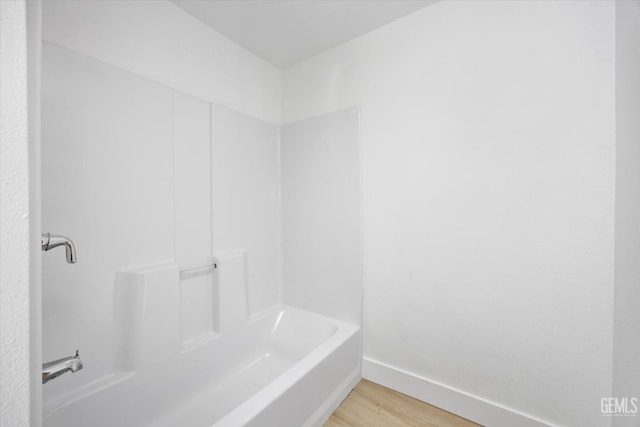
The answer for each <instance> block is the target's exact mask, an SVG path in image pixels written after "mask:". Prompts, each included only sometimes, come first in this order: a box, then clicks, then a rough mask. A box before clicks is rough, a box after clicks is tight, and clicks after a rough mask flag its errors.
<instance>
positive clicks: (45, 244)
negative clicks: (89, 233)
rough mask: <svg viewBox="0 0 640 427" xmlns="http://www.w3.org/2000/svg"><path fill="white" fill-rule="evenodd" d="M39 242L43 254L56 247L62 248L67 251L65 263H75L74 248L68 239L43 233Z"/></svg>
mask: <svg viewBox="0 0 640 427" xmlns="http://www.w3.org/2000/svg"><path fill="white" fill-rule="evenodd" d="M41 242H42V250H43V251H45V252H46V251H48V250H51V249H53V248H57V247H58V246H64V247H65V249H66V251H67V262H68V263H69V264H75V263H76V261H77V259H76V247H75V245H74V244H73V241H72V240H71V239H70V238H68V237H64V236H59V235H56V234H51V233H43V234H42V240H41Z"/></svg>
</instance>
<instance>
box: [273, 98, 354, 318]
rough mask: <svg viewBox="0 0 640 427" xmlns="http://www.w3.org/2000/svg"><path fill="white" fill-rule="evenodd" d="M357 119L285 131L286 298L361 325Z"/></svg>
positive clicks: (327, 118)
mask: <svg viewBox="0 0 640 427" xmlns="http://www.w3.org/2000/svg"><path fill="white" fill-rule="evenodd" d="M359 127H360V114H359V111H358V109H357V108H355V107H352V108H348V109H345V110H342V111H338V112H336V113H331V114H326V115H323V116H320V117H314V118H311V119H307V120H303V121H301V122H297V123H293V124H289V125H286V126H283V127H282V129H281V133H280V151H281V171H282V175H281V183H282V184H281V185H282V227H283V228H282V230H283V232H282V257H283V299H284V302H285V303H287V304H290V305H293V306H295V307H300V308H304V309H306V310H311V311H314V312H317V313H322V314H324V315H327V316H331V317H335V318H337V319H341V320H345V321H347V322H351V323H353V324H356V325H360V324H361V323H362V236H361V234H362V220H361V209H360V208H361V200H362V197H361V191H360V190H361V188H360V181H361V176H360V175H361V174H360V129H359Z"/></svg>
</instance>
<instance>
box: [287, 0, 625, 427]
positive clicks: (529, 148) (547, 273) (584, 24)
mask: <svg viewBox="0 0 640 427" xmlns="http://www.w3.org/2000/svg"><path fill="white" fill-rule="evenodd" d="M614 77H615V76H614V4H613V3H610V2H563V1H561V2H502V1H497V2H491V1H483V2H474V1H468V2H465V1H452V2H439V3H436V4H435V5H433V6H430V7H428V8H426V9H423V10H421V11H419V12H417V13H415V14H413V15H410V16H408V17H405V18H403V19H401V20H399V21H396V22H395V23H392V24H390V25H388V26H386V27H383V28H381V29H378V30H376V31H373V32H371V33H369V34H367V35H365V36H363V37H360V38H358V39H356V40H354V41H352V42H349V43H347V44H345V45H342V46H339V47H337V48H335V49H332V50H330V51H328V52H326V53H324V54H321V55H319V56H317V57H315V58H312V59H310V60H308V61H305V62H303V63H301V64H298V65H295V66H293V67H291V68H289V69H286V70H285V71H284V107H283V117H284V121H285V122H291V121H295V120H300V119H303V118H306V117H311V116H315V115H318V114H322V113H326V112H329V111H334V110H337V109H340V108H343V107H345V106H349V105H354V104H356V105H361V108H362V138H363V151H364V163H363V167H364V188H365V189H364V216H365V259H366V262H365V326H364V330H365V357H366V363H365V367H366V366H367V365H368V366H369V368H371V369H369V371H367V370H365V374H367V372H369V373H371V372H374V371H376V372H384V374H382V375H380V376H378V377H377V379H378V380H380V381H383V382H387V383H388V384H391V385H394V386H396V387H398V388H400V389H401V390H402V388H403V387H404V386H405V385H406V384H407V383H406V382H403V381H404V379H403V378H406V377H404V376H403V374H402V372H405V373H408V374H409V375H408V377H410V378H412V379H414V380H416V381H422V383H423V384H427V383H429V384H434V382H435V383H436V384H437V387H436V388H437V390H436V393H438V392H441V393H445V392H447V393H448V392H452V395H455V396H458V397H455V398H453V399H450V400H449V401H448V405H449V406H448V408H449V409H455V410H458V412H460V413H461V414H462V415H464V416H468V417H470V418H472V419H473V418H475V419H476V420H477V421H479V422H481V423H485V424H489V425H492V426H496V425H505V426H508V425H511V426H513V425H540V423H537V422H535V421H533V420H531V419H530V418H527V416H528V417H533V418H538V419H541V420H546V422H548V423H554V424H557V425H566V426H575V425H579V426H596V425H598V426H600V425H602V424H603V419H602V417H601V415H600V398H601V397H602V396H607V395H608V394H610V393H611V370H612V327H613V324H612V319H613V311H612V307H613V237H614V236H613V224H614V222H613V221H614V211H613V207H614V206H613V204H614V200H613V191H614V161H615V158H614V148H615V147H614V135H615V134H614V132H615V129H614ZM383 367H386V368H385V369H382V368H383ZM389 367H390V368H389ZM374 368H376V369H377V368H380V369H377V370H376V369H374ZM387 368H389V369H387ZM401 371H402V372H401ZM423 388H424V387H423ZM450 388H454V389H455V390H453V391H452V390H450ZM466 395H467V396H466ZM468 395H471V397H469V396H468ZM464 396H466V397H465V398H470V399H471V400H473V401H475V402H480V403H481V401H485V402H484V403H482V405H484V406H482V405H480V406H482V409H477V408H478V407H479V406H478V405H476V406H474V405H459V404H458V403H459V402H461V401H462V400H464V399H463V397H464ZM474 396H476V397H477V399H475V398H474ZM431 398H438V395H437V394H434V395H432V396H431ZM456 399H457V400H456ZM427 400H429V399H428V396H427ZM441 401H444V400H442V399H441ZM456 402H458V403H456ZM445 405H447V403H446V402H445ZM508 411H511V412H509V414H511V415H509V416H507V415H505V416H504V417H502V418H501V419H502V420H503V421H499V420H498V419H499V418H500V417H501V416H500V415H499V414H502V413H506V412H508ZM518 413H523V414H525V415H527V416H524V415H522V416H521V415H518ZM507 419H508V420H511V421H504V420H507ZM514 420H515V421H514ZM608 422H609V420H606V419H605V420H604V423H605V424H607V423H608Z"/></svg>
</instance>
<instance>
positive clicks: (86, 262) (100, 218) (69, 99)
mask: <svg viewBox="0 0 640 427" xmlns="http://www.w3.org/2000/svg"><path fill="white" fill-rule="evenodd" d="M43 53H44V55H43V88H42V91H43V122H42V132H43V144H42V180H43V188H42V199H43V230H44V231H46V232H52V233H60V234H64V235H67V236H69V237H70V238H72V239H73V240H74V242H75V244H76V247H77V251H78V263H77V264H73V265H71V264H67V263H66V262H65V258H64V251H62V250H61V249H56V250H53V251H51V252H47V253H44V254H42V257H43V294H44V295H43V317H44V318H43V323H44V334H43V335H44V336H43V346H44V358H45V360H52V359H55V358H59V357H63V356H65V355H70V354H73V352H74V351H75V349H79V350H80V355H81V357H82V360H83V362H84V365H85V368H84V369H83V370H82V371H79V372H78V373H76V374H73V375H65V376H64V377H62V378H60V379H58V380H56V381H53V382H51V383H48V384H47V385H46V386H45V387H44V393H45V400H49V399H51V398H54V397H60V396H62V395H64V393H66V392H70V391H73V390H78V389H79V388H81V387H84V386H87V385H88V384H90V383H91V382H94V381H97V380H100V379H103V378H105V377H106V376H108V375H110V374H112V373H114V372H115V371H116V370H117V369H118V366H116V364H117V359H116V357H117V348H116V347H117V346H115V345H114V344H115V342H116V339H117V338H118V337H117V336H116V334H117V332H118V331H117V329H116V328H117V322H116V319H115V318H114V315H115V308H116V307H115V306H114V305H115V304H114V293H115V290H114V288H115V284H116V278H117V273H118V272H119V271H121V270H123V269H128V268H131V267H139V266H146V265H159V264H164V263H172V264H177V265H178V266H179V267H180V269H186V268H189V267H193V266H202V265H206V264H209V263H211V258H212V256H213V255H214V253H213V250H214V248H215V251H216V252H225V251H229V250H244V251H247V259H248V266H247V268H246V269H247V276H248V289H249V295H248V300H249V302H250V304H251V305H250V309H251V310H252V313H253V312H255V311H257V310H261V309H264V308H267V307H270V306H271V305H273V304H274V303H276V302H277V301H278V297H279V295H278V286H277V274H278V260H279V241H278V239H277V233H278V231H277V230H278V224H279V222H278V219H277V212H278V198H277V191H276V189H277V186H278V185H277V183H278V170H277V164H278V163H277V128H276V127H275V126H273V125H270V124H268V123H265V122H262V121H260V120H258V119H254V118H251V117H249V116H247V115H243V114H241V113H237V112H232V111H230V110H228V109H225V108H223V107H219V106H212V105H211V104H210V103H208V102H206V101H204V100H201V99H198V98H195V97H192V96H189V95H186V94H183V93H180V92H178V91H175V90H172V89H171V88H169V87H167V86H164V85H161V84H159V83H157V82H154V81H151V80H149V79H146V78H143V77H141V76H139V75H136V74H132V73H129V72H127V71H124V70H122V69H119V68H116V67H114V66H112V65H110V64H106V63H104V62H101V61H98V60H96V59H93V58H90V57H87V56H84V55H81V54H78V53H76V52H72V51H70V50H67V49H63V48H60V47H57V46H53V45H50V44H48V43H45V44H44V52H43ZM212 165H215V166H212ZM222 165H224V167H223V166H222ZM214 170H215V172H214ZM229 189H230V190H229ZM223 190H224V191H226V193H225V192H224V191H223ZM247 200H248V201H247ZM212 218H213V219H212ZM252 227H253V228H252ZM250 231H254V232H253V233H251V232H250ZM180 286H181V289H180V294H181V303H182V304H183V306H184V305H186V306H188V309H184V310H182V314H183V316H182V318H181V324H182V325H181V326H182V330H181V339H182V342H183V344H185V343H186V342H188V341H190V340H193V339H197V338H199V337H200V336H202V335H203V334H206V333H207V332H209V333H211V332H212V329H215V325H214V323H215V317H217V315H218V313H219V311H220V305H221V304H224V302H223V301H219V300H217V299H216V298H217V295H216V294H214V293H213V291H212V288H213V285H212V277H211V274H208V275H199V276H198V277H195V278H189V279H186V278H185V279H183V280H182V282H181V285H180Z"/></svg>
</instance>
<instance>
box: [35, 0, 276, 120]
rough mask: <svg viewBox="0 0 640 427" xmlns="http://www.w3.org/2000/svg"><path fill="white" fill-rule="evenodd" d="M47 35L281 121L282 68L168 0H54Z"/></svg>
mask: <svg viewBox="0 0 640 427" xmlns="http://www.w3.org/2000/svg"><path fill="white" fill-rule="evenodd" d="M43 38H44V40H45V41H47V42H50V43H52V44H56V45H59V46H62V47H66V48H69V49H71V50H74V51H77V52H80V53H83V54H85V55H88V56H91V57H94V58H97V59H100V60H102V61H105V62H108V63H110V64H113V65H115V66H118V67H121V68H123V69H125V70H128V71H132V72H134V73H136V74H139V75H141V76H144V77H147V78H150V79H152V80H155V81H158V82H160V83H163V84H166V85H168V86H170V87H172V88H174V89H176V90H178V91H180V92H183V93H186V94H189V95H192V96H195V97H198V98H202V99H204V100H207V101H210V102H214V103H216V104H219V105H222V106H225V107H227V108H230V109H232V110H236V111H239V112H241V113H244V114H248V115H250V116H254V117H257V118H258V119H261V120H264V121H267V122H270V123H278V122H279V121H280V107H281V98H280V96H281V80H280V77H281V75H280V71H279V70H278V69H277V68H275V67H274V66H273V65H271V64H269V63H267V62H265V61H264V60H262V59H260V58H258V57H257V56H255V55H254V54H252V53H250V52H249V51H247V50H245V49H243V48H242V47H240V46H238V45H237V44H235V43H233V42H232V41H230V40H229V39H227V38H226V37H224V36H222V35H221V34H219V33H217V32H215V31H214V30H212V29H211V28H209V27H207V26H206V25H204V24H203V23H201V22H200V21H198V20H196V19H195V18H194V17H192V16H191V15H188V14H187V13H186V12H184V11H183V10H182V9H180V8H178V7H177V6H175V5H174V4H173V3H171V2H169V1H164V0H154V1H147V0H133V1H82V0H59V1H58V0H56V1H47V2H44V8H43Z"/></svg>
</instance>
